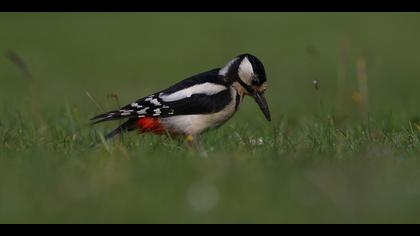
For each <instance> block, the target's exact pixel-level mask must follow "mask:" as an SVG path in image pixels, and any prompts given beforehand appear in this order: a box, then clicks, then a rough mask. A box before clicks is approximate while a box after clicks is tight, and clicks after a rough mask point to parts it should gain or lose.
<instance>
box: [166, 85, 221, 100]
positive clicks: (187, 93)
mask: <svg viewBox="0 0 420 236" xmlns="http://www.w3.org/2000/svg"><path fill="white" fill-rule="evenodd" d="M226 89H227V87H225V86H223V85H220V84H213V83H209V82H206V83H203V84H197V85H194V86H191V87H189V88H185V89H182V90H179V91H177V92H175V93H172V94H168V95H165V94H160V95H159V97H160V98H161V99H162V100H163V101H164V102H173V101H178V100H181V99H184V98H189V97H191V96H192V95H194V94H205V95H213V94H216V93H219V92H221V91H223V90H226Z"/></svg>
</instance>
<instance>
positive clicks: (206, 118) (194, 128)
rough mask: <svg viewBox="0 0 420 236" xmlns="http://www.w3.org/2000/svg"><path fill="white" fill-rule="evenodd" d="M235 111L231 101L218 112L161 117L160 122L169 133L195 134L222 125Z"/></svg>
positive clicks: (233, 103)
mask: <svg viewBox="0 0 420 236" xmlns="http://www.w3.org/2000/svg"><path fill="white" fill-rule="evenodd" d="M235 111H236V109H235V102H232V103H229V104H228V105H227V106H226V107H225V108H224V109H223V110H221V111H219V112H215V113H211V114H195V115H178V116H172V117H167V118H161V123H162V125H163V126H164V127H165V129H166V130H168V131H169V132H170V133H180V134H185V135H196V134H200V133H202V132H204V131H206V130H207V129H210V128H214V127H218V126H220V125H222V124H223V123H225V122H226V121H227V120H228V119H229V118H231V117H232V115H233V114H234V113H235Z"/></svg>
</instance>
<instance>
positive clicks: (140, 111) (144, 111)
mask: <svg viewBox="0 0 420 236" xmlns="http://www.w3.org/2000/svg"><path fill="white" fill-rule="evenodd" d="M147 109H149V107H146V108H144V109H141V110H138V111H137V114H139V115H141V114H146V111H147Z"/></svg>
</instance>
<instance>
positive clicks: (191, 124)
mask: <svg viewBox="0 0 420 236" xmlns="http://www.w3.org/2000/svg"><path fill="white" fill-rule="evenodd" d="M265 90H266V74H265V69H264V66H263V64H262V63H261V61H260V60H259V59H258V58H256V57H255V56H253V55H250V54H242V55H239V56H237V57H235V58H234V59H232V60H231V61H229V62H228V63H227V64H226V65H225V66H224V67H223V68H216V69H213V70H210V71H207V72H203V73H200V74H197V75H194V76H192V77H190V78H187V79H185V80H182V81H181V82H179V83H177V84H175V85H173V86H171V87H169V88H167V89H165V90H162V91H160V92H157V93H154V94H151V95H150V96H147V97H144V98H141V99H139V100H137V101H134V102H132V103H130V104H128V105H127V106H124V107H122V108H121V109H119V110H114V111H110V112H107V113H104V114H101V115H98V116H95V117H93V118H92V119H91V121H92V122H93V124H96V123H100V122H103V121H110V120H119V119H128V120H127V121H126V122H125V123H123V124H122V125H120V126H119V127H118V128H116V129H115V130H113V131H112V132H110V133H109V134H107V135H106V138H107V139H109V138H112V137H114V136H115V135H117V134H120V133H122V132H127V131H132V130H139V131H140V132H141V133H147V132H150V133H155V134H169V135H184V136H186V137H187V140H188V139H191V140H192V139H194V137H196V136H198V135H199V134H201V133H202V132H204V131H206V130H208V129H210V128H215V127H219V126H221V125H222V124H223V123H225V122H226V121H227V120H228V119H230V118H231V117H232V116H233V114H234V113H235V112H236V110H237V109H238V107H239V105H240V104H241V102H242V101H243V99H244V96H245V95H250V96H252V97H253V98H254V99H255V101H256V102H257V104H258V105H259V107H260V109H261V111H262V112H263V114H264V116H265V118H266V119H267V120H268V121H270V120H271V117H270V111H269V109H268V104H267V101H266V99H265V97H264V92H265Z"/></svg>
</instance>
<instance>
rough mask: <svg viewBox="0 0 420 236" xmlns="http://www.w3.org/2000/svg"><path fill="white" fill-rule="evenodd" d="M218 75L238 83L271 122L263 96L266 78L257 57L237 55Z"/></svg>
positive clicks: (262, 66)
mask: <svg viewBox="0 0 420 236" xmlns="http://www.w3.org/2000/svg"><path fill="white" fill-rule="evenodd" d="M219 74H221V75H223V76H226V77H227V78H229V79H230V80H232V82H233V83H234V82H238V84H239V85H240V86H241V87H242V88H243V91H244V94H245V95H249V96H252V97H253V98H254V100H255V102H257V104H258V106H259V107H260V109H261V111H262V112H263V113H264V116H265V118H266V119H267V120H268V121H271V116H270V110H269V109H268V104H267V101H266V99H265V96H264V92H265V90H266V84H267V78H266V75H265V69H264V65H263V64H262V62H261V61H260V60H259V59H258V58H257V57H255V56H253V55H251V54H242V55H239V56H237V57H235V58H234V59H233V60H231V61H230V62H229V63H227V64H226V66H225V67H223V68H222V69H221V70H220V72H219Z"/></svg>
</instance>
